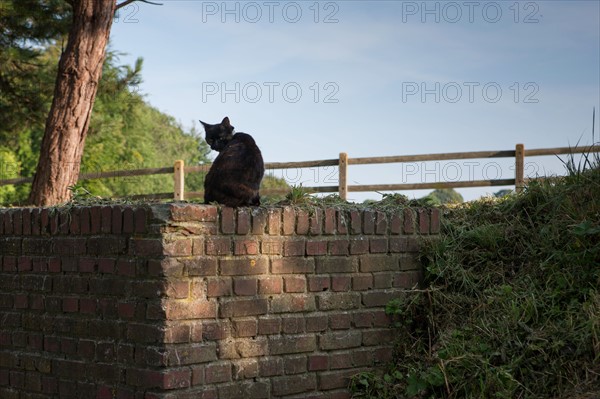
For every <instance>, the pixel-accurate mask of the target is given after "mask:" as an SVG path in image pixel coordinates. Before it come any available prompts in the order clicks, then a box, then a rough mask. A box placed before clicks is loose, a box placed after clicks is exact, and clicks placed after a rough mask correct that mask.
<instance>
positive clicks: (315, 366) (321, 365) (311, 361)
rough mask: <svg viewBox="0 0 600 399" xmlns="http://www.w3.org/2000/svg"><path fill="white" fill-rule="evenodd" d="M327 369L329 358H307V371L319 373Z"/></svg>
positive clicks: (310, 356)
mask: <svg viewBox="0 0 600 399" xmlns="http://www.w3.org/2000/svg"><path fill="white" fill-rule="evenodd" d="M327 369H329V356H327V355H321V354H314V355H309V356H308V371H321V370H327Z"/></svg>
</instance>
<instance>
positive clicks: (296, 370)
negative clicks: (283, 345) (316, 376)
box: [283, 355, 307, 375]
mask: <svg viewBox="0 0 600 399" xmlns="http://www.w3.org/2000/svg"><path fill="white" fill-rule="evenodd" d="M306 367H307V357H306V356H305V355H299V356H286V357H284V358H283V370H284V371H285V373H286V374H288V375H290V374H300V373H306V370H307V369H306Z"/></svg>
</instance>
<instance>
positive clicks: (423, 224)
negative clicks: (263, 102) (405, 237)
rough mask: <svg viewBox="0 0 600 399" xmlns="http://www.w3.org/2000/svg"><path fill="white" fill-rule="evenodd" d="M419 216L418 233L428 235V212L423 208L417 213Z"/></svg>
mask: <svg viewBox="0 0 600 399" xmlns="http://www.w3.org/2000/svg"><path fill="white" fill-rule="evenodd" d="M417 214H418V215H419V233H421V234H429V211H428V210H427V209H424V208H420V209H419V210H418V211H417Z"/></svg>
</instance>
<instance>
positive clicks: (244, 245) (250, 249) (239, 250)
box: [233, 239, 258, 255]
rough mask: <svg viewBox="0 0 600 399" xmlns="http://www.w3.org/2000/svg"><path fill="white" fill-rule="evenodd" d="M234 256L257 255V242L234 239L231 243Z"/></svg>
mask: <svg viewBox="0 0 600 399" xmlns="http://www.w3.org/2000/svg"><path fill="white" fill-rule="evenodd" d="M233 253H234V255H258V241H255V240H247V239H236V240H234V241H233Z"/></svg>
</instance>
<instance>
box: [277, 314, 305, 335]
mask: <svg viewBox="0 0 600 399" xmlns="http://www.w3.org/2000/svg"><path fill="white" fill-rule="evenodd" d="M281 331H282V332H283V334H299V333H303V332H304V317H303V316H283V317H282V318H281Z"/></svg>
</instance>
